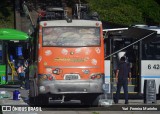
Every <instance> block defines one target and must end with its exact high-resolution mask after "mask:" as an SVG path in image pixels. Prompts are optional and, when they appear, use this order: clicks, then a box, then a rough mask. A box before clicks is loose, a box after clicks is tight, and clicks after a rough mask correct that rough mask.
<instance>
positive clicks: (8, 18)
mask: <svg viewBox="0 0 160 114" xmlns="http://www.w3.org/2000/svg"><path fill="white" fill-rule="evenodd" d="M1 3H3V4H0V28H13V27H14V12H13V6H11V3H10V2H8V1H6V0H1Z"/></svg>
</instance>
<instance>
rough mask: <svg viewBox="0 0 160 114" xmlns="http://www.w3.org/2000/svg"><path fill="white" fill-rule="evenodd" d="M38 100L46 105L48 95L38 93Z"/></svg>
mask: <svg viewBox="0 0 160 114" xmlns="http://www.w3.org/2000/svg"><path fill="white" fill-rule="evenodd" d="M40 100H41V102H42V105H45V106H46V105H48V104H49V97H48V96H47V95H46V94H44V95H40Z"/></svg>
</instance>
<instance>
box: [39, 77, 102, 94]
mask: <svg viewBox="0 0 160 114" xmlns="http://www.w3.org/2000/svg"><path fill="white" fill-rule="evenodd" d="M102 84H103V81H102V80H54V81H42V82H41V83H40V85H39V94H46V93H51V94H67V93H68V94H69V93H102V92H103V89H102Z"/></svg>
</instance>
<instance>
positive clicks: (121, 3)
mask: <svg viewBox="0 0 160 114" xmlns="http://www.w3.org/2000/svg"><path fill="white" fill-rule="evenodd" d="M87 1H88V3H89V6H90V8H91V10H92V11H97V12H98V13H99V15H100V19H101V20H103V21H109V22H114V23H117V24H125V25H132V24H156V25H159V24H160V21H159V20H160V7H159V6H160V5H159V4H158V3H157V2H155V1H154V0H141V1H139V0H87Z"/></svg>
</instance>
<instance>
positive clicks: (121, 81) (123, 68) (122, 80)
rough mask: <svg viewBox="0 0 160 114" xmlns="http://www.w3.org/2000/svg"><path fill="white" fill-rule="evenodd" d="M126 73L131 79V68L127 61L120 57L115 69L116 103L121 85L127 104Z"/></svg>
mask: <svg viewBox="0 0 160 114" xmlns="http://www.w3.org/2000/svg"><path fill="white" fill-rule="evenodd" d="M128 75H129V81H131V70H130V66H129V64H128V63H126V62H125V57H121V59H120V64H119V67H118V69H117V71H116V82H117V91H116V95H115V99H114V102H115V104H117V103H118V100H119V95H120V90H121V87H122V86H123V90H124V96H125V104H128Z"/></svg>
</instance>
